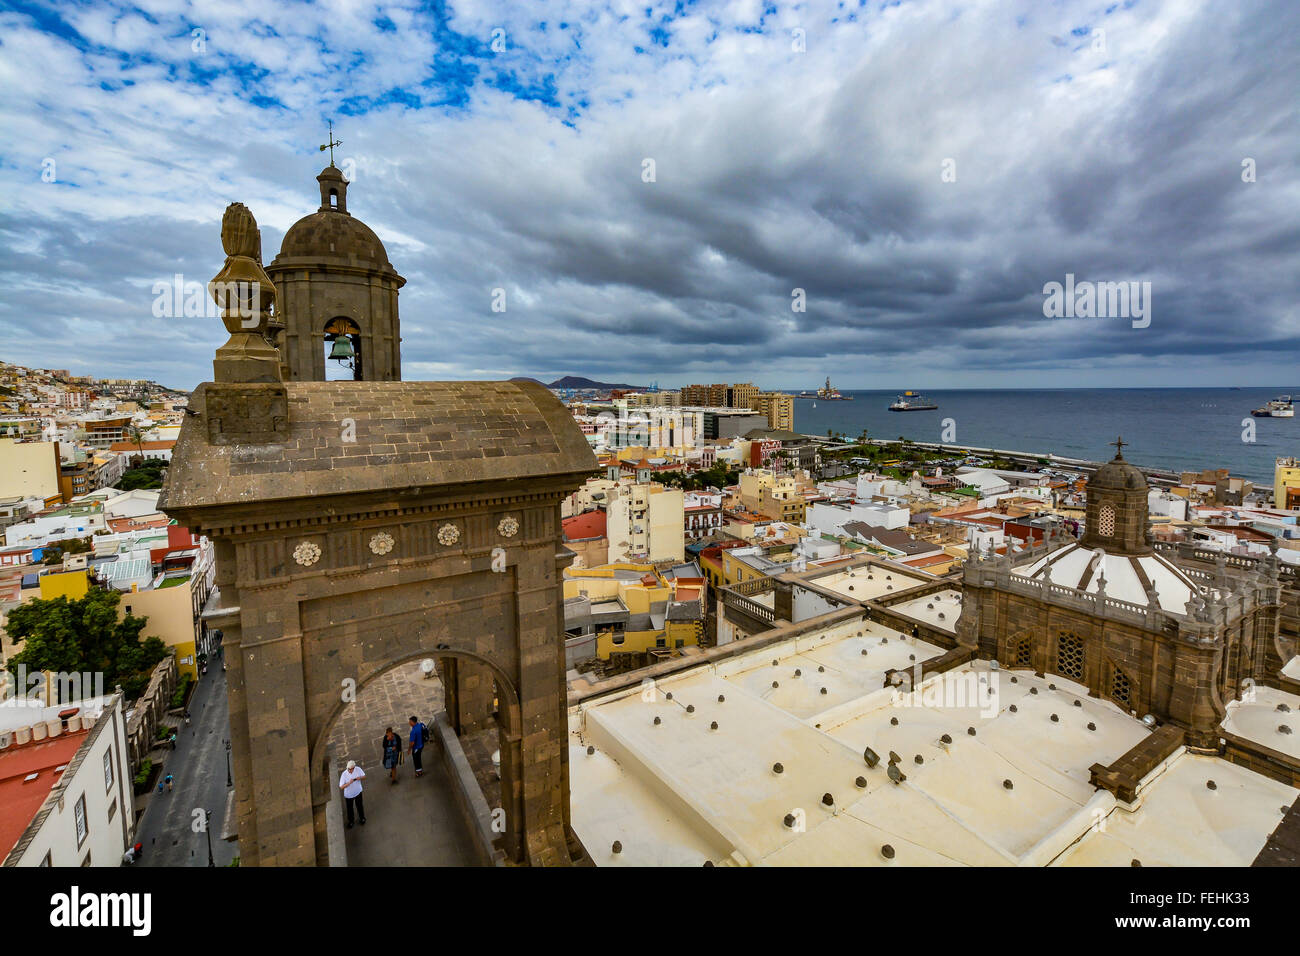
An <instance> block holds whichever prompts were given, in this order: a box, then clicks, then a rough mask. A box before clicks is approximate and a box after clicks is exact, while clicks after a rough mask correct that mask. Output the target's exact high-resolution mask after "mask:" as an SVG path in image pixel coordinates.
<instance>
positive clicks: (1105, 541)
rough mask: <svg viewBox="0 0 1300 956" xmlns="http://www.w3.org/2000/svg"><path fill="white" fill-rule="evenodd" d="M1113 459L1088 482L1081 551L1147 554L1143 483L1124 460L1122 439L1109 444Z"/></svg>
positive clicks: (1145, 495) (1145, 505) (1142, 476)
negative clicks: (1093, 550)
mask: <svg viewBox="0 0 1300 956" xmlns="http://www.w3.org/2000/svg"><path fill="white" fill-rule="evenodd" d="M1111 444H1112V445H1114V446H1115V457H1114V458H1112V459H1111V460H1110V461H1108V462H1106V464H1104V465H1102V466H1101V467H1100V468H1098V469H1097V473H1096V474H1095V475H1093V476H1092V478H1090V479H1089V480H1088V492H1087V498H1088V500H1087V506H1086V511H1085V513H1084V514H1085V517H1084V534H1083V538H1082V540H1081V542H1080V543H1081V544H1082V545H1083V547H1085V548H1100V549H1102V550H1103V551H1107V552H1109V553H1111V554H1128V555H1142V554H1150V553H1151V545H1150V544H1149V543H1148V542H1147V507H1148V506H1147V479H1146V475H1144V474H1143V473H1142V471H1141V469H1139V468H1136V467H1135V466H1133V465H1131V464H1129V463H1128V462H1127V461H1125V460H1124V439H1123V438H1117V439H1116V440H1115V441H1113V442H1111Z"/></svg>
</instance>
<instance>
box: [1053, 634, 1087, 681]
mask: <svg viewBox="0 0 1300 956" xmlns="http://www.w3.org/2000/svg"><path fill="white" fill-rule="evenodd" d="M1056 672H1057V673H1058V674H1060V675H1061V676H1062V677H1068V678H1070V679H1071V680H1077V681H1079V683H1083V641H1081V640H1079V638H1078V636H1077V635H1075V634H1070V633H1068V632H1066V631H1062V632H1061V634H1060V636H1059V637H1058V638H1057V639H1056Z"/></svg>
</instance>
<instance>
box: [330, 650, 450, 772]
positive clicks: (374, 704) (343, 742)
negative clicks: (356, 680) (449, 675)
mask: <svg viewBox="0 0 1300 956" xmlns="http://www.w3.org/2000/svg"><path fill="white" fill-rule="evenodd" d="M442 709H443V691H442V681H440V680H438V678H437V677H429V678H426V677H425V676H424V674H423V672H421V670H420V662H419V661H412V662H411V663H409V664H403V665H402V666H400V667H394V668H393V669H392V670H391V671H389V672H388V673H386V674H384V675H383V676H381V677H377V678H375V679H374V680H372V681H371V682H370V683H368V684H366V685H365V686H364V687H362V688H361V690H360V692H359V693H358V694H357V699H356V701H355V702H354V703H353V704H352V706H350V707H347V708H345V709H344V711H343V713H342V714H340V715H339V719H338V722H337V723H335V725H334V731H333V732H332V733H331V734H330V747H331V748H332V749H333V750H334V753H336V754H338V755H339V756H340V757H342V758H343V759H344V760H355V761H357V763H359V764H361V765H362V766H363V767H364V768H366V773H370V768H371V767H374V768H376V769H377V770H383V756H384V749H383V746H382V745H381V744H380V741H381V740H382V739H383V737H384V728H385V727H392V728H393V732H394V733H396V734H397V736H398V737H400V738H402V749H403V750H405V749H406V742H407V740H408V739H409V737H410V733H411V725H410V724H409V723H407V718H408V717H410V716H411V715H412V714H414V715H415V716H416V717H419V718H420V719H421V720H423V721H425V722H426V723H428V722H429V721H430V720H432V718H433V715H434V714H435V713H437V712H438V711H440V710H442ZM430 756H432V754H431V755H430ZM406 760H407V764H404V765H403V768H404V769H405V768H406V767H407V766H408V765H409V762H410V758H409V756H408V757H407V758H406Z"/></svg>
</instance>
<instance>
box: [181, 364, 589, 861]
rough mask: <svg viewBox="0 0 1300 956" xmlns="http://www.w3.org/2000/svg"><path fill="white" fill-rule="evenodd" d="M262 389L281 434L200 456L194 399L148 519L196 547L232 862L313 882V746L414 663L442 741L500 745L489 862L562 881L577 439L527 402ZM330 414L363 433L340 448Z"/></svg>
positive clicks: (336, 389)
mask: <svg viewBox="0 0 1300 956" xmlns="http://www.w3.org/2000/svg"><path fill="white" fill-rule="evenodd" d="M281 387H282V388H283V389H284V390H285V392H286V395H287V404H288V409H289V414H288V420H287V422H286V423H285V425H284V434H282V435H280V436H279V437H278V438H277V439H276V440H275V441H274V442H273V443H266V444H255V443H253V442H243V443H235V444H219V443H215V442H213V441H212V440H211V439H212V436H211V435H210V433H209V428H208V423H207V421H206V418H207V415H208V401H207V399H208V393H209V391H211V389H212V386H201V387H200V388H199V389H198V391H197V392H196V393H195V395H194V399H193V401H192V403H191V407H192V408H193V409H194V410H195V411H196V412H197V416H195V417H192V418H190V419H189V420H187V421H186V423H185V427H184V428H183V429H182V433H181V437H180V439H179V441H178V444H177V454H176V456H175V459H174V460H175V462H176V464H174V466H173V468H172V471H171V473H170V474H169V478H168V486H167V488H166V489H165V492H164V500H163V501H162V502H160V506H161V507H163V508H165V510H166V511H167V513H168V514H171V515H173V516H175V517H177V518H178V520H182V521H184V522H185V523H186V524H187V525H188V526H189V527H191V528H193V529H196V530H201V531H202V533H204V534H206V535H208V536H209V537H210V538H212V539H213V540H214V541H215V543H216V548H217V562H218V573H217V582H218V588H219V590H220V594H221V604H222V607H223V608H224V613H222V612H218V613H217V614H215V615H213V617H212V623H213V624H214V625H215V626H218V627H221V629H222V630H223V632H224V635H225V636H224V642H225V648H226V658H227V662H228V668H229V674H228V677H229V682H230V691H229V694H230V709H231V729H232V739H233V748H234V764H235V772H236V777H237V780H236V786H235V791H236V794H237V802H238V815H239V833H240V843H241V850H242V854H243V859H244V861H245V862H246V863H249V864H262V865H286V864H287V865H294V864H310V863H313V862H315V863H323V862H325V855H326V839H325V815H324V808H325V806H326V804H327V802H328V801H329V800H330V798H331V797H332V796H333V788H332V786H331V780H330V779H329V775H328V767H329V765H330V759H331V756H332V755H331V754H330V753H329V752H328V748H327V747H326V741H327V740H328V737H329V732H330V729H331V727H332V726H333V724H334V722H335V721H336V720H337V719H338V716H339V714H340V713H342V711H343V710H344V709H345V708H346V707H348V706H349V705H350V703H351V701H352V700H355V694H356V692H358V691H359V690H360V688H362V687H364V685H365V684H366V682H367V681H370V680H372V679H374V678H375V677H377V676H379V675H380V674H382V673H384V672H385V671H386V670H388V669H389V668H391V667H393V666H396V665H398V664H400V663H402V662H404V661H410V660H420V659H425V658H428V659H433V660H436V661H438V662H439V664H440V666H441V669H442V672H443V677H444V680H445V682H446V683H447V687H448V710H449V713H450V714H451V719H452V723H453V726H457V727H459V728H465V729H471V728H475V727H480V726H483V725H485V724H486V723H488V722H492V721H495V722H497V723H498V724H499V731H500V742H501V755H502V760H501V777H502V784H503V793H504V796H505V800H506V804H507V805H506V807H505V809H506V833H505V838H504V847H503V849H504V850H505V852H506V854H507V857H508V858H510V859H512V860H514V861H516V862H521V863H522V862H528V863H534V864H556V863H566V862H569V861H570V859H571V857H572V855H573V854H574V853H577V852H580V851H579V848H578V846H577V844H576V841H575V840H574V838H573V837H572V832H571V830H570V829H569V825H568V813H569V808H568V768H567V748H566V747H565V745H564V744H565V712H564V708H565V690H564V681H563V677H564V654H563V642H562V639H561V638H562V634H563V631H562V628H561V619H560V614H561V601H560V594H561V590H560V587H561V582H560V578H561V573H560V572H561V569H562V568H563V567H564V566H565V564H566V563H567V560H568V557H569V556H568V554H567V552H563V553H562V549H561V548H560V547H559V545H558V541H559V536H560V516H559V508H560V501H561V500H562V499H563V498H564V497H565V495H567V494H569V493H570V492H571V491H572V490H573V489H574V488H575V487H577V486H578V485H579V484H581V482H582V480H583V479H584V478H585V477H586V475H587V474H589V473H590V471H591V470H592V469H594V467H595V460H594V458H593V456H592V454H591V452H590V449H589V448H588V447H587V444H586V441H585V440H584V439H583V437H582V435H581V432H580V431H579V430H578V429H577V427H576V426H575V425H574V424H573V422H572V420H571V418H570V417H569V416H568V415H567V413H566V412H565V411H564V409H563V407H562V406H561V405H560V404H559V402H558V401H556V400H555V399H554V397H553V396H551V395H550V393H548V392H546V391H545V389H543V388H541V387H540V386H537V385H530V384H526V383H525V384H519V383H501V382H480V383H410V384H398V383H386V384H382V385H381V384H360V383H347V382H321V383H293V384H288V385H285V386H281ZM217 389H218V390H219V389H220V386H217ZM348 413H350V414H355V415H357V416H373V417H365V418H361V419H359V420H358V421H357V431H356V441H354V442H345V441H343V440H341V438H340V431H341V429H342V428H345V427H346V426H343V425H341V423H340V418H342V417H344V416H345V414H348ZM248 432H249V430H248V429H247V428H243V427H242V426H241V433H248ZM252 433H254V434H260V433H259V432H257V430H256V429H253V430H252ZM509 449H514V450H515V453H514V454H508V453H507V451H508V450H509ZM491 699H495V700H496V702H497V708H496V711H495V714H494V713H493V711H492V709H491V703H490V700H491Z"/></svg>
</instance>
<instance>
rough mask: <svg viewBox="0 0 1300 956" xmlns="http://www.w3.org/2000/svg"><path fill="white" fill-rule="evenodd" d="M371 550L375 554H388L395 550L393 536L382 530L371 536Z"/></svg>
mask: <svg viewBox="0 0 1300 956" xmlns="http://www.w3.org/2000/svg"><path fill="white" fill-rule="evenodd" d="M370 550H371V552H372V553H373V554H381V555H382V554H387V553H388V552H389V551H392V550H393V536H392V535H391V534H389V533H388V532H387V531H381V532H379V533H378V534H376V535H373V536H372V537H371V538H370Z"/></svg>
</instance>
